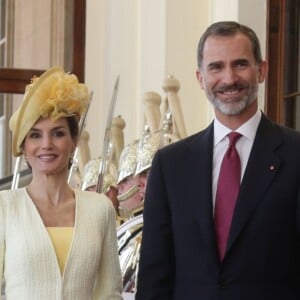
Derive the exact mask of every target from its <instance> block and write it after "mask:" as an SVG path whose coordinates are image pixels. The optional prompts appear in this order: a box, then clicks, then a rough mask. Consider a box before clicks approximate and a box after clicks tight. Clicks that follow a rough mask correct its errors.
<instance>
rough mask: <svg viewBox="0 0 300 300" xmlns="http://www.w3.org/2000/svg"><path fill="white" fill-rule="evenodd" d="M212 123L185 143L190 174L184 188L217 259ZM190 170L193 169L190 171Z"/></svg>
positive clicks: (207, 242)
mask: <svg viewBox="0 0 300 300" xmlns="http://www.w3.org/2000/svg"><path fill="white" fill-rule="evenodd" d="M212 124H213V123H212ZM212 124H211V125H210V126H209V127H208V128H207V129H206V130H204V131H202V132H201V133H200V134H199V135H197V136H196V138H195V139H193V140H192V141H191V142H190V143H189V144H188V145H187V164H186V170H187V172H189V173H186V174H190V180H189V184H190V186H189V187H188V188H187V189H186V190H187V199H193V200H192V201H191V205H192V210H193V211H194V212H196V214H197V219H198V221H199V226H200V230H201V233H202V236H203V240H204V241H205V243H206V244H207V247H208V249H211V253H214V252H215V258H216V261H217V251H216V242H215V231H214V223H213V207H212V183H211V175H210V174H212V154H213V125H212ZM190 170H193V171H192V173H191V171H190Z"/></svg>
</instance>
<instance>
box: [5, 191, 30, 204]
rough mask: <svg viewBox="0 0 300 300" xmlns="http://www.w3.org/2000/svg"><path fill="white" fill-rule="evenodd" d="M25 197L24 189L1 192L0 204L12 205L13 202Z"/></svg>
mask: <svg viewBox="0 0 300 300" xmlns="http://www.w3.org/2000/svg"><path fill="white" fill-rule="evenodd" d="M25 196H26V189H25V188H19V189H16V190H2V191H0V203H1V204H2V205H4V204H5V203H7V202H8V203H10V204H13V203H15V201H17V200H19V199H20V198H22V197H25Z"/></svg>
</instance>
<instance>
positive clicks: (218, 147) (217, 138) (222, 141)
mask: <svg viewBox="0 0 300 300" xmlns="http://www.w3.org/2000/svg"><path fill="white" fill-rule="evenodd" d="M260 119H261V111H260V110H258V111H257V112H256V113H255V114H254V116H253V117H252V118H251V119H250V120H248V121H247V122H246V123H244V124H243V125H242V126H241V127H239V128H237V129H236V130H235V131H236V132H238V133H240V134H241V135H242V136H241V137H240V138H239V139H238V141H237V143H236V149H237V152H238V153H239V156H240V161H241V180H242V178H243V175H244V172H245V169H246V165H247V162H248V159H249V155H250V151H251V149H252V145H253V142H254V138H255V135H256V131H257V127H258V125H259V122H260ZM231 131H232V130H231V129H229V128H227V127H225V126H224V125H223V124H221V123H220V122H219V121H218V120H217V119H215V120H214V148H213V170H212V171H213V174H212V179H213V182H212V191H213V208H215V201H216V191H217V183H218V178H219V172H220V167H221V163H222V160H223V157H224V154H225V152H226V150H227V148H228V144H229V138H228V136H227V135H228V134H229V133H230V132H231Z"/></svg>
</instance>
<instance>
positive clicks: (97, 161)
mask: <svg viewBox="0 0 300 300" xmlns="http://www.w3.org/2000/svg"><path fill="white" fill-rule="evenodd" d="M101 164H102V158H100V157H99V158H94V159H90V160H89V161H88V162H87V163H86V164H85V166H84V168H83V175H82V181H81V189H82V190H83V191H91V192H96V189H97V183H98V177H99V170H100V166H101ZM116 174H117V170H116V167H115V166H114V164H109V166H108V170H107V172H106V173H105V174H104V177H103V186H102V190H103V192H104V193H105V195H106V196H107V197H108V198H109V199H110V200H111V202H112V204H113V206H114V208H115V210H116V213H117V217H118V216H119V201H118V199H117V195H118V188H117V184H116ZM117 219H118V220H117V221H118V222H117V224H119V221H120V220H119V218H117Z"/></svg>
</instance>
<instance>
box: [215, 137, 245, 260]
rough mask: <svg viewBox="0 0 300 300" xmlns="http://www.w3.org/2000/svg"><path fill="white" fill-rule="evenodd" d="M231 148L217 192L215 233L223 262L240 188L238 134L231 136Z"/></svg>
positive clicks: (229, 148) (223, 163) (228, 150)
mask: <svg viewBox="0 0 300 300" xmlns="http://www.w3.org/2000/svg"><path fill="white" fill-rule="evenodd" d="M228 137H229V146H228V149H227V151H226V153H225V155H224V158H223V161H222V164H221V168H220V174H219V179H218V185H217V192H216V204H215V231H216V238H217V243H218V249H219V257H220V260H221V261H222V260H223V258H224V255H225V250H226V244H227V239H228V235H229V230H230V225H231V219H232V215H233V211H234V207H235V203H236V199H237V196H238V192H239V188H240V178H241V162H240V157H239V154H238V152H237V151H236V148H235V143H236V142H237V140H238V139H239V138H240V137H241V134H240V133H238V132H231V133H230V134H229V135H228Z"/></svg>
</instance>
